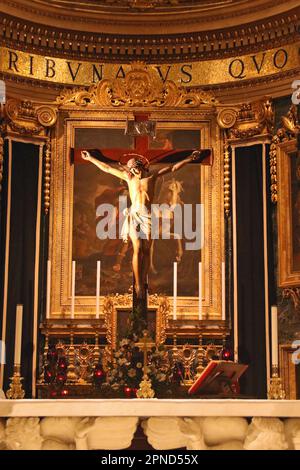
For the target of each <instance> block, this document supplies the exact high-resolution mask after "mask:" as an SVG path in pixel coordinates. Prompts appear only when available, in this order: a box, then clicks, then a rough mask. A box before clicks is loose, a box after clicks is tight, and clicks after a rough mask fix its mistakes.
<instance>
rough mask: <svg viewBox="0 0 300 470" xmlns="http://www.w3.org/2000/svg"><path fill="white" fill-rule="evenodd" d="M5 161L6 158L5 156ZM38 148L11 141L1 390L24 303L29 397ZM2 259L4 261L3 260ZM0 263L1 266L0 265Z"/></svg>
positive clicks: (6, 379) (24, 364)
mask: <svg viewBox="0 0 300 470" xmlns="http://www.w3.org/2000/svg"><path fill="white" fill-rule="evenodd" d="M6 158H7V155H6ZM38 167H39V146H36V145H32V144H25V143H20V142H12V168H11V220H10V249H9V268H8V304H7V328H6V367H5V373H4V390H6V389H7V388H8V385H9V377H10V376H11V374H12V371H13V361H14V336H15V315H16V305H17V304H18V303H19V304H23V306H24V310H23V335H22V375H23V377H24V389H25V392H26V397H30V396H31V387H32V353H33V315H34V312H33V299H34V266H35V244H36V218H37V199H38V171H39V170H38ZM2 260H3V259H2ZM2 260H1V264H2Z"/></svg>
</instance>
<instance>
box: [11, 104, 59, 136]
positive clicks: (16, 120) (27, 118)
mask: <svg viewBox="0 0 300 470" xmlns="http://www.w3.org/2000/svg"><path fill="white" fill-rule="evenodd" d="M4 117H5V120H6V122H7V124H8V126H9V128H10V130H12V131H14V132H17V133H18V134H21V135H31V136H42V135H45V132H46V128H47V127H50V126H52V125H54V124H55V122H56V110H55V108H54V107H52V106H47V105H45V106H40V105H36V104H35V103H33V102H31V101H22V100H17V99H9V100H8V101H7V103H6V104H5V107H4Z"/></svg>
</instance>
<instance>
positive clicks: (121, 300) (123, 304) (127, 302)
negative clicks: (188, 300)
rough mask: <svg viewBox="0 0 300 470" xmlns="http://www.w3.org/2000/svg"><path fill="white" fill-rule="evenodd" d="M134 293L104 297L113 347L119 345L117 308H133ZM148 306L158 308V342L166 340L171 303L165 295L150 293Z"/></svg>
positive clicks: (107, 327) (105, 323)
mask: <svg viewBox="0 0 300 470" xmlns="http://www.w3.org/2000/svg"><path fill="white" fill-rule="evenodd" d="M131 307H132V293H128V294H115V295H109V296H106V297H104V301H103V314H104V325H105V328H106V339H107V343H108V344H109V346H110V348H111V349H115V348H116V347H117V310H119V309H126V310H127V309H131ZM148 307H149V308H155V309H156V344H157V345H159V344H163V343H164V342H165V341H166V337H167V334H166V330H167V328H168V326H169V315H170V312H171V305H170V302H169V299H168V297H167V296H165V295H157V294H154V295H149V299H148Z"/></svg>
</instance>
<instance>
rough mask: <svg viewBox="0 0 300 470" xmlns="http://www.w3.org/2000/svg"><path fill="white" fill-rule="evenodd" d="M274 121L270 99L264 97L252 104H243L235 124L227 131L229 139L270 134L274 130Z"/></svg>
mask: <svg viewBox="0 0 300 470" xmlns="http://www.w3.org/2000/svg"><path fill="white" fill-rule="evenodd" d="M274 119H275V116H274V110H273V107H272V100H271V98H269V97H264V98H262V99H260V100H257V101H254V102H252V103H243V104H242V105H240V107H239V110H238V112H237V119H236V122H235V124H234V125H233V127H231V128H230V129H229V130H228V135H229V139H230V140H235V139H247V138H249V137H253V136H255V135H262V134H270V133H272V131H273V129H274Z"/></svg>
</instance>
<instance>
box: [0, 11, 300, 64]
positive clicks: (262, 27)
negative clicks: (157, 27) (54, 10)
mask: <svg viewBox="0 0 300 470" xmlns="http://www.w3.org/2000/svg"><path fill="white" fill-rule="evenodd" d="M299 12H300V9H299V8H297V9H294V10H292V11H290V12H288V13H287V14H285V15H282V16H276V17H274V18H267V19H266V20H265V21H261V22H258V23H253V24H251V23H249V24H248V25H247V27H243V26H239V27H237V28H227V29H223V30H217V29H216V30H215V31H214V32H210V31H208V32H205V33H201V32H194V33H186V34H176V35H175V34H171V35H161V34H160V35H159V36H156V35H154V34H153V35H152V36H146V35H140V36H136V35H127V36H123V35H120V34H116V35H112V34H103V33H99V34H91V33H82V32H74V31H70V30H60V29H58V28H54V27H44V26H43V25H38V24H35V23H32V22H27V21H24V20H21V19H18V18H14V17H12V16H10V15H4V14H1V13H0V24H2V38H1V39H0V42H1V43H2V44H3V45H6V46H8V47H11V48H15V49H22V50H23V51H28V52H32V53H39V54H43V55H49V56H52V57H63V58H70V59H73V60H74V59H80V60H85V59H86V60H88V59H92V60H97V61H99V60H101V61H103V62H123V63H124V62H128V61H130V60H132V58H131V57H133V59H136V58H137V57H138V58H139V60H143V61H145V62H147V63H154V62H155V63H158V62H162V63H163V62H166V63H167V62H172V63H174V62H178V61H182V60H185V61H186V60H188V61H194V60H209V59H214V58H223V57H233V56H237V55H243V54H247V53H249V52H253V53H255V52H258V51H261V50H267V49H270V48H273V47H280V46H282V45H284V44H289V43H292V42H295V41H296V40H297V38H298V37H299V33H298V31H297V26H298V24H299V20H298V16H299V15H298V13H299Z"/></svg>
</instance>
